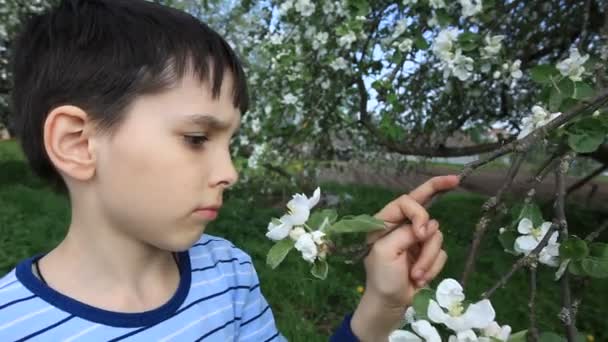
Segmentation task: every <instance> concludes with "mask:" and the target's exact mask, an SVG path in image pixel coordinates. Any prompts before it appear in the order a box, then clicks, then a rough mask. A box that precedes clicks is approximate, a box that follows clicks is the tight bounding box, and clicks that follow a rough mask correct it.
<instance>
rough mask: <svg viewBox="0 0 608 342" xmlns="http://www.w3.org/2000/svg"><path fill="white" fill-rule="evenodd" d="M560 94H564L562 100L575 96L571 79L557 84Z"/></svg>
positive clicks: (565, 79)
mask: <svg viewBox="0 0 608 342" xmlns="http://www.w3.org/2000/svg"><path fill="white" fill-rule="evenodd" d="M557 88H558V90H559V92H560V93H561V94H562V98H564V99H567V98H569V97H572V96H573V95H574V82H572V80H571V79H569V78H567V77H566V78H564V79H562V80H561V81H559V83H558V84H557Z"/></svg>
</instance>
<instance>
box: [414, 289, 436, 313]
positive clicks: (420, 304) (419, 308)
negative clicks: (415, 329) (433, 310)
mask: <svg viewBox="0 0 608 342" xmlns="http://www.w3.org/2000/svg"><path fill="white" fill-rule="evenodd" d="M434 297H435V291H433V290H431V289H429V288H423V289H421V290H420V291H418V292H417V293H416V295H414V300H413V301H412V306H413V307H414V311H416V318H417V319H428V316H427V314H426V313H427V311H428V309H429V302H430V301H431V299H433V298H434Z"/></svg>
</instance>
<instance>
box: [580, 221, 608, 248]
mask: <svg viewBox="0 0 608 342" xmlns="http://www.w3.org/2000/svg"><path fill="white" fill-rule="evenodd" d="M607 228H608V220H606V221H604V223H602V224H601V225H600V227H599V228H598V229H596V230H595V231H593V232H591V233H590V234H589V235H587V237H586V238H585V241H586V242H587V243H589V242H593V240H595V239H597V238H598V236H600V234H602V233H603V232H604V230H606V229H607Z"/></svg>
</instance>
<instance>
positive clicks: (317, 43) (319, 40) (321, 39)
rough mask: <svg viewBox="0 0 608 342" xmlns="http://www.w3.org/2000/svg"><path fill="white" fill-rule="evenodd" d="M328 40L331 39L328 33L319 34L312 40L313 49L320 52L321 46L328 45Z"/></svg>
mask: <svg viewBox="0 0 608 342" xmlns="http://www.w3.org/2000/svg"><path fill="white" fill-rule="evenodd" d="M327 38H329V34H328V33H327V32H319V33H317V34H316V35H315V37H314V39H313V40H312V48H313V49H315V50H318V49H319V47H321V45H325V44H326V43H327Z"/></svg>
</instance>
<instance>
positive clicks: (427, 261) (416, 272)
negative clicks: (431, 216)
mask: <svg viewBox="0 0 608 342" xmlns="http://www.w3.org/2000/svg"><path fill="white" fill-rule="evenodd" d="M431 225H433V226H439V223H437V221H435V220H431V221H430V222H429V226H431ZM442 244H443V234H442V233H441V232H440V231H436V232H435V234H433V236H431V237H430V238H429V239H428V240H427V241H425V242H424V243H423V245H422V250H421V252H420V255H419V256H418V260H416V261H415V263H414V267H412V271H411V272H412V278H414V279H416V280H422V278H423V277H424V274H425V273H426V272H427V271H428V270H429V269H430V268H431V266H432V265H433V262H434V261H435V259H436V258H437V255H439V252H440V251H441V246H442Z"/></svg>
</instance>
